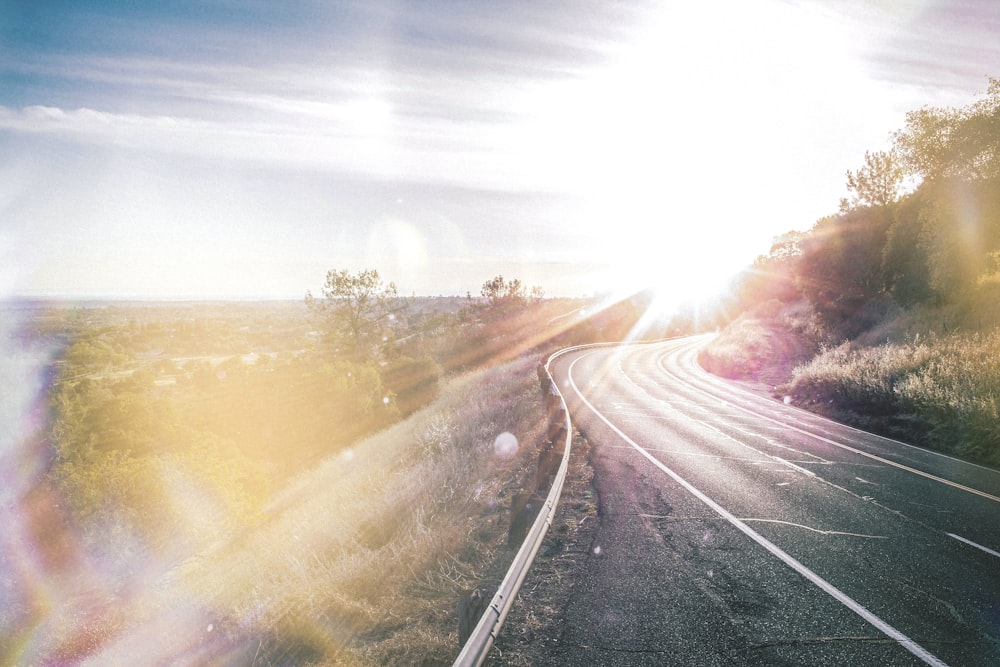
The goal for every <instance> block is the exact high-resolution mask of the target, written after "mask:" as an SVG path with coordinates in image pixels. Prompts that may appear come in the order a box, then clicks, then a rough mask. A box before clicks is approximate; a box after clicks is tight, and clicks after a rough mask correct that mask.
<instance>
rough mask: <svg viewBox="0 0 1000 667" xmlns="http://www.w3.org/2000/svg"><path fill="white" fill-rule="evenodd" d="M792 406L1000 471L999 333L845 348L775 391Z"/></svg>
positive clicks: (809, 366)
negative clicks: (801, 406)
mask: <svg viewBox="0 0 1000 667" xmlns="http://www.w3.org/2000/svg"><path fill="white" fill-rule="evenodd" d="M779 391H780V392H783V393H786V394H787V395H789V396H790V397H791V399H792V400H793V401H795V402H796V403H798V404H800V405H803V406H804V407H808V408H811V409H814V410H817V411H820V412H824V413H827V414H830V415H831V416H834V417H836V418H839V419H843V420H846V421H849V422H852V423H855V424H859V425H862V426H865V427H868V428H871V429H873V430H876V431H880V432H883V433H886V434H889V435H893V436H896V437H900V438H903V439H905V440H907V441H910V442H914V443H916V444H921V445H924V446H928V447H931V448H933V449H936V450H939V451H943V452H947V453H949V454H953V455H956V456H960V457H963V458H967V459H969V460H973V461H976V462H979V463H985V464H987V465H992V466H998V467H1000V406H998V397H1000V330H993V331H990V332H985V333H980V332H975V333H953V334H948V335H941V336H939V335H931V336H920V335H915V336H914V337H913V338H911V339H910V340H909V341H906V342H901V343H885V344H882V345H878V346H874V347H861V346H855V345H852V344H850V343H845V344H843V345H840V346H838V347H836V348H833V349H830V350H827V351H825V352H824V353H823V354H820V355H819V356H817V357H816V358H815V359H813V360H812V361H811V362H809V363H808V364H805V365H803V366H802V367H800V368H798V369H796V370H795V372H794V375H793V378H792V380H791V382H789V383H788V384H787V385H785V386H783V387H781V388H779Z"/></svg>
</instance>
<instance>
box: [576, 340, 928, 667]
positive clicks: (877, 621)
mask: <svg viewBox="0 0 1000 667" xmlns="http://www.w3.org/2000/svg"><path fill="white" fill-rule="evenodd" d="M583 356H585V355H582V356H580V357H577V358H576V359H574V360H573V362H572V363H571V364H570V366H569V369H568V370H567V378H568V379H569V383H570V386H571V387H572V388H573V391H575V392H576V395H577V396H579V397H580V400H581V401H583V403H584V405H586V406H587V407H588V408H589V409H590V411H591V412H593V413H594V414H595V415H596V416H597V417H598V418H599V419H600V420H601V421H603V422H604V423H605V424H607V426H608V428H610V429H611V430H612V431H614V432H615V433H616V434H617V435H618V436H619V437H620V438H621V439H622V440H624V441H625V442H627V443H628V444H629V445H630V446H631V447H632V448H633V449H635V450H636V451H637V452H638V453H639V454H641V455H642V456H643V457H645V458H646V459H647V460H648V461H649V462H650V463H652V464H653V465H655V466H656V467H657V468H659V469H660V470H662V471H663V472H664V473H666V474H667V475H668V476H670V477H671V478H672V479H673V480H674V481H676V482H677V483H678V484H680V485H681V486H683V487H684V488H685V489H687V491H688V492H689V493H691V494H692V495H693V496H695V497H696V498H697V499H698V500H700V501H702V502H703V503H705V504H706V505H708V506H709V507H710V508H711V509H712V510H714V511H715V512H716V513H717V514H718V515H719V516H721V517H722V518H723V519H725V520H726V521H728V522H729V523H730V524H732V525H733V526H734V527H735V528H737V529H738V530H740V531H741V532H742V533H743V534H745V535H746V536H747V537H749V538H750V539H752V540H753V541H754V542H756V543H757V544H759V545H760V546H762V547H764V548H765V549H767V550H768V551H769V552H770V553H771V554H772V555H773V556H775V557H777V558H778V559H779V560H781V561H782V562H783V563H785V564H786V565H788V566H789V567H790V568H792V569H793V570H795V571H796V572H798V573H799V574H801V575H802V576H803V577H805V578H806V579H807V580H809V581H810V582H812V583H813V584H815V585H816V586H817V587H819V588H820V589H821V590H822V591H823V592H825V593H826V594H828V595H830V596H831V597H833V598H834V599H835V600H837V601H838V602H840V603H841V604H842V605H844V606H845V607H847V608H848V609H850V610H851V611H853V612H854V613H855V614H857V615H858V616H860V617H861V618H862V619H864V620H865V621H867V622H868V623H869V624H871V625H872V626H874V627H875V628H877V629H878V630H879V631H880V632H882V633H883V634H885V635H886V636H888V637H889V638H890V639H893V640H894V641H896V642H897V643H898V644H899V645H900V646H902V647H903V648H905V649H906V650H907V651H909V652H910V653H912V654H913V655H914V656H916V657H917V658H919V659H920V660H922V661H923V662H924V663H925V664H928V665H933V666H934V667H947V663H945V662H944V661H942V660H941V659H940V658H938V657H937V656H935V655H934V654H932V653H931V652H930V651H928V650H926V649H925V648H924V647H922V646H920V645H919V644H917V643H916V642H915V641H913V640H912V639H910V638H909V637H907V636H906V635H904V634H903V633H902V632H900V631H899V630H897V629H896V628H894V627H893V626H891V625H889V624H888V623H887V622H885V621H883V620H882V619H881V618H879V617H878V616H876V615H875V614H873V613H872V612H870V611H868V609H867V608H865V607H864V606H862V605H861V604H860V603H859V602H857V601H855V600H854V599H853V598H852V597H850V596H849V595H847V594H846V593H844V592H843V591H841V590H840V589H839V588H837V587H836V586H834V585H833V584H831V583H830V582H828V581H827V580H826V579H823V578H822V577H821V576H819V575H818V574H816V573H815V572H813V571H812V570H810V569H809V568H808V567H806V566H805V565H803V564H802V563H801V562H799V561H798V560H796V559H795V558H794V557H793V556H791V555H790V554H788V553H786V552H785V551H783V550H782V549H781V548H780V547H778V546H777V545H776V544H774V543H773V542H771V541H770V540H768V539H767V538H765V537H764V536H763V535H761V534H760V533H758V532H757V531H755V530H754V529H753V528H751V527H750V526H748V525H746V524H745V523H743V522H742V521H740V520H739V519H737V518H736V517H735V516H734V515H733V514H731V513H730V512H729V511H728V510H726V509H725V508H724V507H722V506H721V505H719V504H718V503H717V502H715V501H714V500H712V499H711V498H709V497H708V496H707V495H705V494H704V493H702V492H701V491H700V490H698V489H697V488H695V487H694V486H693V485H692V484H691V483H690V482H688V481H687V480H685V479H684V478H683V477H681V476H680V475H678V474H677V473H676V472H674V471H673V470H671V469H670V468H668V467H667V466H666V465H665V464H664V463H663V462H662V461H660V460H659V459H657V458H656V457H654V456H653V455H652V454H650V453H649V452H647V451H646V450H645V449H643V448H642V447H641V446H640V445H638V444H637V443H636V442H635V441H633V440H632V439H631V438H629V437H628V436H627V435H625V433H624V432H622V430H621V429H619V428H618V427H617V426H615V425H614V424H612V423H611V422H610V421H609V420H608V418H607V417H605V416H604V415H603V414H601V413H600V412H599V411H598V410H597V408H595V407H594V406H593V404H592V403H591V402H590V401H588V400H587V398H586V397H585V396H584V395H583V392H581V391H580V388H579V387H578V386H577V385H576V382H575V381H574V380H573V367H574V366H576V364H577V362H578V361H580V359H582V358H583Z"/></svg>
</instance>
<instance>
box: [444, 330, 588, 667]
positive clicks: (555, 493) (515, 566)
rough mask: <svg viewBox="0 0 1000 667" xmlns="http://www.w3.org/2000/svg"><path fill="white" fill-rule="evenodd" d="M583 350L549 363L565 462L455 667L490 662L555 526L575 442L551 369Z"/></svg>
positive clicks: (568, 349) (571, 426)
mask: <svg viewBox="0 0 1000 667" xmlns="http://www.w3.org/2000/svg"><path fill="white" fill-rule="evenodd" d="M580 347H585V346H576V347H568V348H565V349H562V350H559V351H558V352H556V353H554V354H553V355H552V356H550V357H549V358H548V360H547V361H546V362H545V373H546V375H547V376H548V378H549V382H550V383H551V384H550V387H551V388H552V390H553V391H554V392H555V393H556V394H557V395H558V396H559V402H560V403H561V405H562V410H563V414H564V415H565V416H566V417H565V421H564V425H565V428H566V443H565V447H564V450H563V457H562V462H561V463H560V464H559V470H558V471H557V472H556V476H555V479H554V480H553V481H552V488H551V489H549V495H548V496H546V498H545V504H544V505H543V506H542V508H541V509H540V510H539V511H538V516H537V517H536V518H535V522H534V523H533V524H532V525H531V529H530V530H529V531H528V535H527V537H525V538H524V542H523V543H522V544H521V548H520V549H518V551H517V555H515V556H514V561H513V562H512V563H511V565H510V568H509V569H508V570H507V574H506V575H505V576H504V578H503V581H501V582H500V586H499V587H498V588H497V592H496V593H495V594H494V595H493V599H492V600H490V604H489V606H488V607H487V608H486V611H485V612H483V615H482V617H481V618H480V619H479V622H478V623H477V624H476V627H475V628H474V629H473V630H472V634H470V635H469V638H468V639H467V640H466V642H465V645H464V646H463V647H462V651H461V653H459V654H458V658H456V659H455V662H454V667H470V666H478V665H481V664H483V662H484V661H485V660H486V656H487V654H488V653H489V651H490V649H491V648H492V647H493V642H494V641H495V640H496V637H497V633H499V632H500V627H501V626H502V625H503V622H504V620H505V619H506V618H507V613H508V612H509V611H510V606H511V604H512V603H513V602H514V597H515V596H516V595H517V591H518V590H520V588H521V583H522V582H523V581H524V578H525V577H526V576H527V574H528V569H529V568H531V564H532V562H534V560H535V554H537V553H538V549H539V547H540V546H541V544H542V538H544V537H545V533H546V532H547V531H548V529H549V526H551V525H552V517H553V514H555V509H556V504H557V503H558V502H559V496H560V494H561V493H562V488H563V482H564V481H565V480H566V470H567V469H568V468H569V454H570V444H571V443H572V441H573V425H572V423H571V422H570V420H569V410H568V409H567V406H566V399H565V398H563V395H562V392H560V391H559V389H558V387H556V384H555V379H554V378H553V377H552V371H551V370H550V368H549V367H550V365H551V364H552V362H553V361H554V360H555V359H556V358H557V357H560V356H562V355H564V354H566V353H568V352H572V351H573V350H576V349H579V348H580Z"/></svg>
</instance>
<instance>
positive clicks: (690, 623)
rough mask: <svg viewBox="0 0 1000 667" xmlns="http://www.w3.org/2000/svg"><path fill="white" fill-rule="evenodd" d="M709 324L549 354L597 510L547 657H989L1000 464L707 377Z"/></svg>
mask: <svg viewBox="0 0 1000 667" xmlns="http://www.w3.org/2000/svg"><path fill="white" fill-rule="evenodd" d="M705 340H706V339H705V338H687V339H680V340H676V341H669V342H666V343H657V344H652V345H635V346H628V347H622V348H597V349H586V350H580V351H577V352H574V353H571V354H568V355H565V356H563V357H561V358H559V359H558V360H557V361H556V362H555V363H554V364H553V366H554V375H555V378H556V382H557V384H558V386H559V387H560V390H561V391H562V393H563V395H564V396H565V397H566V400H567V402H568V404H569V407H570V414H571V417H572V419H573V422H574V426H575V427H576V428H577V429H579V430H580V431H581V432H583V433H584V434H585V435H586V437H587V439H588V440H589V442H590V446H591V448H592V465H593V468H594V485H595V488H596V495H597V497H598V505H599V517H598V521H597V525H596V528H594V530H595V533H594V535H593V539H592V543H591V546H590V547H589V548H590V553H589V555H588V557H587V558H585V559H583V561H582V562H581V564H580V565H579V567H578V571H576V572H574V574H573V577H572V582H571V583H570V585H571V586H572V591H571V592H570V594H569V596H568V599H569V600H570V603H569V604H567V605H566V608H565V609H564V610H563V618H562V619H561V621H560V629H559V636H558V637H557V638H555V639H556V640H557V641H554V642H553V644H552V648H550V649H549V655H548V656H547V657H546V658H545V660H544V662H547V663H550V664H560V665H699V666H708V665H925V664H926V665H942V664H947V665H956V666H957V665H1000V521H998V518H1000V473H998V472H996V471H993V470H989V469H986V468H983V467H979V466H975V465H971V464H967V463H963V462H960V461H957V460H955V459H952V458H948V457H945V456H941V455H939V454H934V453H931V452H928V451H925V450H921V449H918V448H914V447H910V446H908V445H905V444H902V443H899V442H895V441H892V440H887V439H884V438H880V437H877V436H874V435H870V434H866V433H863V432H860V431H857V430H855V429H851V428H849V427H845V426H841V425H838V424H836V423H833V422H830V421H828V420H825V419H822V418H820V417H817V416H815V415H812V414H810V413H807V412H804V411H802V410H798V409H796V408H794V407H791V406H786V405H784V404H782V403H780V402H777V401H774V400H770V399H768V398H766V397H762V396H757V395H754V394H752V393H749V392H746V391H744V390H742V389H740V388H739V387H737V386H736V385H734V384H732V383H728V382H725V381H722V380H719V379H717V378H714V377H712V376H710V375H708V374H706V373H705V372H704V371H702V370H701V369H700V368H699V367H698V366H697V363H696V354H697V348H698V347H699V346H700V345H701V344H703V343H704V342H705Z"/></svg>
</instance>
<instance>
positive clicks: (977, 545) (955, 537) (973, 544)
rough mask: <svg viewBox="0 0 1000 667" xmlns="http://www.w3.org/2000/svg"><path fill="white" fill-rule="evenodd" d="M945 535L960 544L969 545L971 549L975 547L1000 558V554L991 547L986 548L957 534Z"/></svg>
mask: <svg viewBox="0 0 1000 667" xmlns="http://www.w3.org/2000/svg"><path fill="white" fill-rule="evenodd" d="M945 534H946V535H947V536H948V537H951V538H954V539H956V540H958V541H959V542H964V543H966V544H968V545H969V546H970V547H975V548H977V549H979V550H980V551H985V552H986V553H988V554H989V555H991V556H996V557H997V558H1000V552H997V551H993V549H990V548H989V547H984V546H983V545H982V544H976V543H975V542H973V541H972V540H969V539H966V538H964V537H962V536H961V535H956V534H955V533H945Z"/></svg>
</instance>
